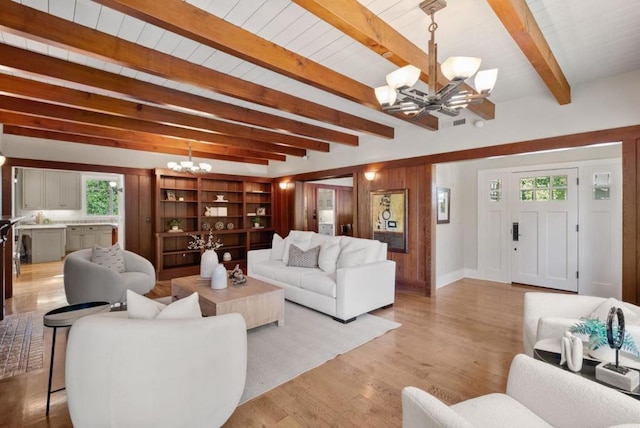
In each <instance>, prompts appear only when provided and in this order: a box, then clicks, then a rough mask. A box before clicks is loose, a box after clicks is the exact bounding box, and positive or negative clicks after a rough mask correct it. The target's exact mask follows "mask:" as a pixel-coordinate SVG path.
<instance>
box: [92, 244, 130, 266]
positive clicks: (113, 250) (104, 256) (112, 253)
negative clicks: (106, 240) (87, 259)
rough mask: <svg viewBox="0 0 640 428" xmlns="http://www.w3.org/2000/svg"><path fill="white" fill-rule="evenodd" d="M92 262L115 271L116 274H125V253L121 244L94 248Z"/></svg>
mask: <svg viewBox="0 0 640 428" xmlns="http://www.w3.org/2000/svg"><path fill="white" fill-rule="evenodd" d="M91 261H92V262H93V263H96V264H99V265H100V266H104V267H107V268H109V269H113V270H115V271H116V272H119V273H122V272H124V253H123V252H122V250H121V249H120V245H119V244H115V245H112V246H110V247H98V246H97V245H94V246H93V249H92V250H91Z"/></svg>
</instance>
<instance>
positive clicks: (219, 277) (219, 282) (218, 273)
mask: <svg viewBox="0 0 640 428" xmlns="http://www.w3.org/2000/svg"><path fill="white" fill-rule="evenodd" d="M211 288H213V289H214V290H220V289H223V288H227V269H225V267H224V265H223V264H222V263H220V264H218V265H217V266H216V268H215V269H214V270H213V276H212V277H211Z"/></svg>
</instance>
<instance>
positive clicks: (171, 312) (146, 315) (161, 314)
mask: <svg viewBox="0 0 640 428" xmlns="http://www.w3.org/2000/svg"><path fill="white" fill-rule="evenodd" d="M199 300H200V299H199V297H198V293H193V294H191V295H190V296H188V297H185V298H184V299H180V300H176V301H175V302H173V303H171V304H169V305H165V304H162V303H160V302H157V301H155V300H152V299H149V298H147V297H144V296H141V295H139V294H138V293H136V292H134V291H131V290H127V313H128V314H129V318H132V319H139V320H153V319H178V318H201V317H202V312H201V310H200V303H199Z"/></svg>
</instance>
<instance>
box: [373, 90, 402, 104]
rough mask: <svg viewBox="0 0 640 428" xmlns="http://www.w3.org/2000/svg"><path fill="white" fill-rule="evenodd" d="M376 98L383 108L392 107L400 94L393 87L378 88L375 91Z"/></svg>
mask: <svg viewBox="0 0 640 428" xmlns="http://www.w3.org/2000/svg"><path fill="white" fill-rule="evenodd" d="M374 91H375V93H376V98H377V99H378V102H379V103H380V105H382V106H390V105H393V103H395V102H396V97H397V96H398V93H397V92H396V90H395V89H393V88H392V87H391V86H378V87H377V88H375V89H374Z"/></svg>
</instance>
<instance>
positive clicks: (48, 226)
mask: <svg viewBox="0 0 640 428" xmlns="http://www.w3.org/2000/svg"><path fill="white" fill-rule="evenodd" d="M67 226H71V227H73V226H109V227H111V228H116V227H118V225H117V224H114V223H69V224H64V223H51V224H22V225H20V226H16V227H15V228H16V229H66V228H67Z"/></svg>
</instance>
